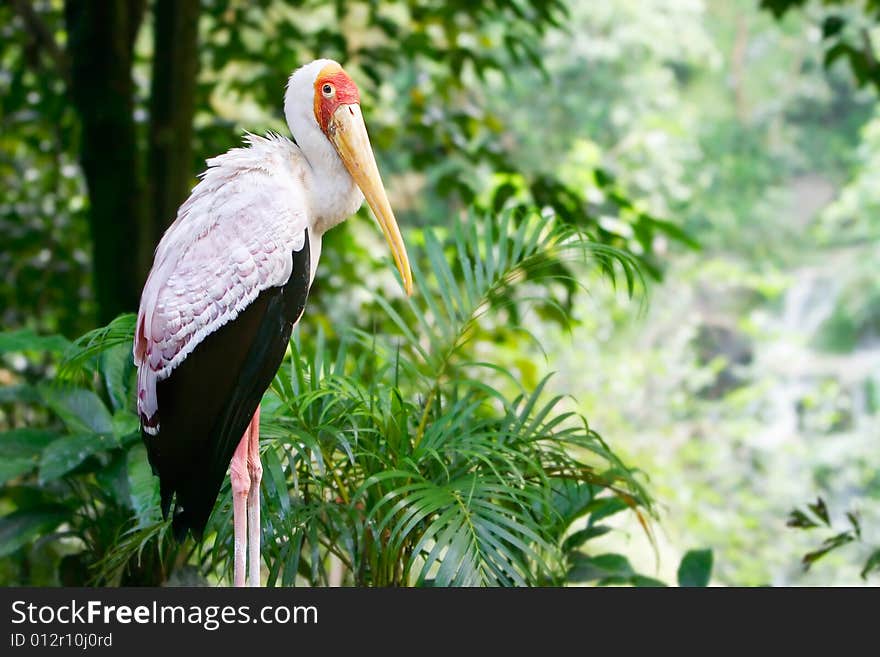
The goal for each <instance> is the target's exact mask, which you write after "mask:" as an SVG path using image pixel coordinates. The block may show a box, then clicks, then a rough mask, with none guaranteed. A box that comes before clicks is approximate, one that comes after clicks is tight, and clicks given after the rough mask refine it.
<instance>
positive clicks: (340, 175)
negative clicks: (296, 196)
mask: <svg viewBox="0 0 880 657" xmlns="http://www.w3.org/2000/svg"><path fill="white" fill-rule="evenodd" d="M297 128H299V129H297ZM291 129H292V132H293V136H294V139H295V140H296V143H297V145H298V146H299V148H300V150H301V151H302V154H303V156H304V157H305V159H306V161H307V162H308V168H307V174H306V175H307V177H308V178H309V180H307V181H306V182H307V183H308V184H307V185H306V190H307V193H308V194H309V195H310V199H309V201H310V203H309V205H310V207H311V210H312V217H311V222H310V223H311V229H312V231H313V232H314V233H315V234H317V235H323V234H324V233H325V232H327V231H328V230H330V229H331V228H333V227H334V226H336V225H337V224H339V223H341V222H342V221H345V220H346V219H348V217H350V216H351V215H353V214H354V213H355V212H357V209H358V208H359V207H360V206H361V204H362V203H363V201H364V195H363V194H362V193H361V190H360V188H359V187H358V186H357V185H356V184H355V182H354V179H352V177H351V174H349V173H348V170H347V169H346V168H345V165H343V164H342V160H341V159H340V157H339V155H338V154H337V153H336V149H334V148H333V145H332V144H331V143H330V141H329V140H328V139H327V137H326V136H325V135H324V133H322V132H321V131H320V130H319V129H318V128H317V126H315V127H312V126H308V125H302V126H294V125H291Z"/></svg>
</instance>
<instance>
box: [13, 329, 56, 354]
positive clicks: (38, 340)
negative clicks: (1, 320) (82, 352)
mask: <svg viewBox="0 0 880 657" xmlns="http://www.w3.org/2000/svg"><path fill="white" fill-rule="evenodd" d="M69 347H70V342H68V341H67V340H66V339H65V338H64V337H63V336H61V335H37V334H36V333H34V332H33V331H32V330H30V329H20V330H18V331H8V332H4V333H0V354H5V353H7V352H14V351H48V352H50V353H62V352H64V351H65V350H67V349H68V348H69Z"/></svg>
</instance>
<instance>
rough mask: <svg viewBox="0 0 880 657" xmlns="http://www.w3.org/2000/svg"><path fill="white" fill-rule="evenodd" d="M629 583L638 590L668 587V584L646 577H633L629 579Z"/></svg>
mask: <svg viewBox="0 0 880 657" xmlns="http://www.w3.org/2000/svg"><path fill="white" fill-rule="evenodd" d="M629 583H630V584H632V585H633V586H635V587H638V588H663V587H666V586H667V584H666V582H663V581H661V580H659V579H654V578H653V577H646V576H645V575H633V576H632V577H630V578H629Z"/></svg>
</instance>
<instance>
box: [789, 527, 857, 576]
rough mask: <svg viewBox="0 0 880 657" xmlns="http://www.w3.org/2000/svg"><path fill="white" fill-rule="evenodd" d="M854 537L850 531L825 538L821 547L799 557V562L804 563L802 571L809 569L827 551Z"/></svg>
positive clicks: (842, 544) (848, 541) (844, 543)
mask: <svg viewBox="0 0 880 657" xmlns="http://www.w3.org/2000/svg"><path fill="white" fill-rule="evenodd" d="M854 540H856V539H855V536H853V534H852V533H851V532H848V531H847V532H841V533H839V534H835V535H834V536H831V537H830V538H826V539H825V540H824V541H822V545H821V547H819V548H818V549H816V550H813V551H812V552H808V553H807V554H805V555H804V557H803V559H801V563H802V564H803V565H804V571H807V570H809V569H810V566H812V565H813V564H814V563H816V562H817V561H818V560H819V559H821V558H822V557H824V556H825V555H826V554H828V553H829V552H831V551H833V550H836V549H837V548H839V547H842V546H844V545H846V544H847V543H852V542H853V541H854Z"/></svg>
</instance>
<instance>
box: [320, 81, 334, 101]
mask: <svg viewBox="0 0 880 657" xmlns="http://www.w3.org/2000/svg"><path fill="white" fill-rule="evenodd" d="M333 92H334V89H333V85H332V84H325V85H324V86H323V87H321V93H322V94H324V98H330V97H332V96H333Z"/></svg>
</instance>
